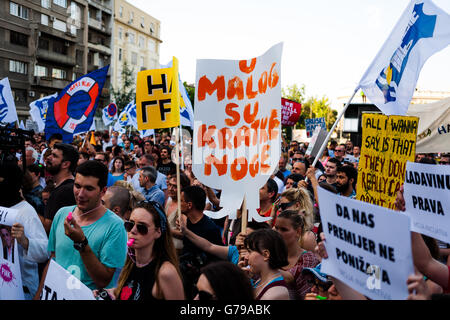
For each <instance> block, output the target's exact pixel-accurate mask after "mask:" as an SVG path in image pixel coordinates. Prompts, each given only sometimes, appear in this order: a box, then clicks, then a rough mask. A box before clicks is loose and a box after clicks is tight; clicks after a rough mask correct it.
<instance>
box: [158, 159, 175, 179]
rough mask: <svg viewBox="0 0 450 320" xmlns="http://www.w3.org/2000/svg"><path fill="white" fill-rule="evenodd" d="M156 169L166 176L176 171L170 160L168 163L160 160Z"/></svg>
mask: <svg viewBox="0 0 450 320" xmlns="http://www.w3.org/2000/svg"><path fill="white" fill-rule="evenodd" d="M156 170H158V171H159V172H161V173H162V174H164V175H166V176H167V175H168V174H174V173H175V172H176V170H177V166H176V164H175V163H173V162H172V161H170V162H169V163H162V162H161V163H160V164H158V166H157V167H156Z"/></svg>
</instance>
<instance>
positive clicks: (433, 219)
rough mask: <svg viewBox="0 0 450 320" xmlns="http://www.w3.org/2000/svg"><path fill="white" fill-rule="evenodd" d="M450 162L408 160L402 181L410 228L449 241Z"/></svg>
mask: <svg viewBox="0 0 450 320" xmlns="http://www.w3.org/2000/svg"><path fill="white" fill-rule="evenodd" d="M449 196H450V166H444V165H433V164H424V163H415V162H407V163H406V174H405V183H404V197H405V207H406V214H407V215H408V216H409V217H410V218H411V231H415V232H419V233H422V234H425V235H427V236H430V237H432V238H436V239H439V240H442V241H444V242H446V243H450V198H449Z"/></svg>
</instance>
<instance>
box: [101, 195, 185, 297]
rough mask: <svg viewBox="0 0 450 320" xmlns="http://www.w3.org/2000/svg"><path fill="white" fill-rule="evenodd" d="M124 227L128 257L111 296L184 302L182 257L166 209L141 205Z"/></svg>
mask: <svg viewBox="0 0 450 320" xmlns="http://www.w3.org/2000/svg"><path fill="white" fill-rule="evenodd" d="M124 225H125V229H126V231H127V232H128V246H129V248H128V257H127V260H126V262H125V266H124V267H123V269H122V272H121V273H120V276H119V280H118V285H117V288H115V289H113V290H111V291H110V290H108V293H110V295H111V293H112V296H113V297H112V298H114V299H118V300H141V301H151V300H161V299H165V300H183V299H184V290H183V282H182V280H181V273H180V270H179V268H178V265H179V263H178V257H177V255H176V252H175V248H174V246H173V241H172V234H171V232H170V228H169V227H168V225H167V219H166V215H165V213H164V211H163V210H162V207H161V206H160V205H159V204H158V203H156V202H147V201H144V202H140V203H138V205H137V206H136V208H134V209H133V211H132V212H131V216H130V220H129V221H125V223H124ZM94 294H95V293H94Z"/></svg>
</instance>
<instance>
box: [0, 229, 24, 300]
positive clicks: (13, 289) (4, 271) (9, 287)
mask: <svg viewBox="0 0 450 320" xmlns="http://www.w3.org/2000/svg"><path fill="white" fill-rule="evenodd" d="M0 227H1V226H0ZM0 229H1V237H2V243H3V248H2V249H3V250H2V254H1V255H0V300H24V299H25V297H24V294H23V287H22V274H21V273H20V262H19V252H18V247H17V240H15V239H14V241H12V237H11V235H9V241H6V239H5V232H6V230H7V229H4V228H0ZM8 232H10V231H9V230H8ZM11 246H12V247H11Z"/></svg>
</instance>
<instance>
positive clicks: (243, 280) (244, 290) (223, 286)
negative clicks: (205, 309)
mask: <svg viewBox="0 0 450 320" xmlns="http://www.w3.org/2000/svg"><path fill="white" fill-rule="evenodd" d="M195 291H196V295H195V299H194V300H200V301H208V300H219V301H224V300H228V301H229V300H235V301H251V300H254V297H253V288H252V285H251V283H250V280H249V279H248V277H247V275H246V274H245V273H244V272H243V271H242V270H241V269H240V268H239V267H237V266H236V265H234V264H232V263H231V262H227V261H219V262H213V263H211V264H209V265H207V266H205V267H203V268H202V269H201V274H200V277H199V278H198V281H197V285H196V286H195Z"/></svg>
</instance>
